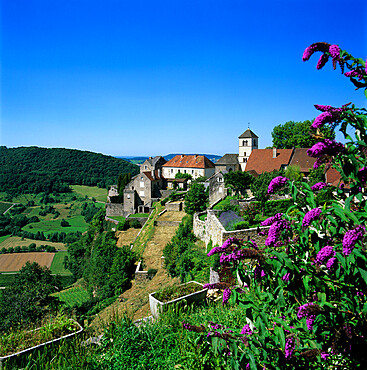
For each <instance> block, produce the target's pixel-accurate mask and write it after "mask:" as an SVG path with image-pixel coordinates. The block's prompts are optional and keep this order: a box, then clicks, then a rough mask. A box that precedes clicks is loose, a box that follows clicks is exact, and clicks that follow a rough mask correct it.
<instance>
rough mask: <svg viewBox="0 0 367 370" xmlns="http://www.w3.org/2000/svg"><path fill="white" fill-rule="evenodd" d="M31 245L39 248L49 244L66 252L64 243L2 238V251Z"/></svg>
mask: <svg viewBox="0 0 367 370" xmlns="http://www.w3.org/2000/svg"><path fill="white" fill-rule="evenodd" d="M31 243H35V244H36V246H37V247H38V246H40V245H46V244H47V245H50V246H52V247H55V248H56V249H57V250H66V246H65V245H64V244H63V243H54V242H50V241H48V240H33V239H26V238H25V239H24V240H22V238H21V237H20V236H6V237H4V238H3V237H1V238H0V250H1V249H3V248H5V249H9V248H11V247H13V248H15V247H16V246H18V245H19V246H21V247H22V246H23V245H26V246H28V245H29V244H31Z"/></svg>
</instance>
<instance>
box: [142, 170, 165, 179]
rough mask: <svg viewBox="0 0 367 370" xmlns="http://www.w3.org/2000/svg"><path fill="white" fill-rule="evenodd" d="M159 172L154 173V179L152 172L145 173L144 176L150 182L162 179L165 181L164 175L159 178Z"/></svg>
mask: <svg viewBox="0 0 367 370" xmlns="http://www.w3.org/2000/svg"><path fill="white" fill-rule="evenodd" d="M159 172H160V171H159V170H155V171H154V178H153V176H152V171H145V172H143V174H144V175H145V176H146V177H147V178H148V179H149V180H150V181H157V180H161V179H164V177H163V176H162V174H160V175H161V176H159Z"/></svg>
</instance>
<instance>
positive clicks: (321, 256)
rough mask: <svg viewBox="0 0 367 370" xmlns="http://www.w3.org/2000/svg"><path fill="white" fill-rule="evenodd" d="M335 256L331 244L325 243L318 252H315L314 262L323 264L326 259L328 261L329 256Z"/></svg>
mask: <svg viewBox="0 0 367 370" xmlns="http://www.w3.org/2000/svg"><path fill="white" fill-rule="evenodd" d="M334 256H335V251H334V249H333V247H332V246H330V245H327V246H326V247H324V248H321V250H320V252H319V253H317V256H316V260H315V262H316V263H317V264H318V265H323V264H325V262H326V261H328V260H329V259H330V258H331V257H334Z"/></svg>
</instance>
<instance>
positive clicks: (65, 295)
mask: <svg viewBox="0 0 367 370" xmlns="http://www.w3.org/2000/svg"><path fill="white" fill-rule="evenodd" d="M53 296H55V297H57V298H59V299H60V301H61V302H63V303H64V304H65V306H68V307H74V306H76V305H81V304H83V303H85V302H88V301H89V294H88V292H87V291H86V290H85V289H84V288H82V287H77V286H76V287H71V288H68V289H65V290H62V291H61V292H59V293H54V294H53Z"/></svg>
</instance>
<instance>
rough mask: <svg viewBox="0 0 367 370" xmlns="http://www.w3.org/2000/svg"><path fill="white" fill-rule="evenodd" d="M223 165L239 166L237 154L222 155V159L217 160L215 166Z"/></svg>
mask: <svg viewBox="0 0 367 370" xmlns="http://www.w3.org/2000/svg"><path fill="white" fill-rule="evenodd" d="M224 164H239V162H238V154H224V156H223V157H222V158H219V159H218V160H217V161H216V162H215V165H216V166H217V165H224Z"/></svg>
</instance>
